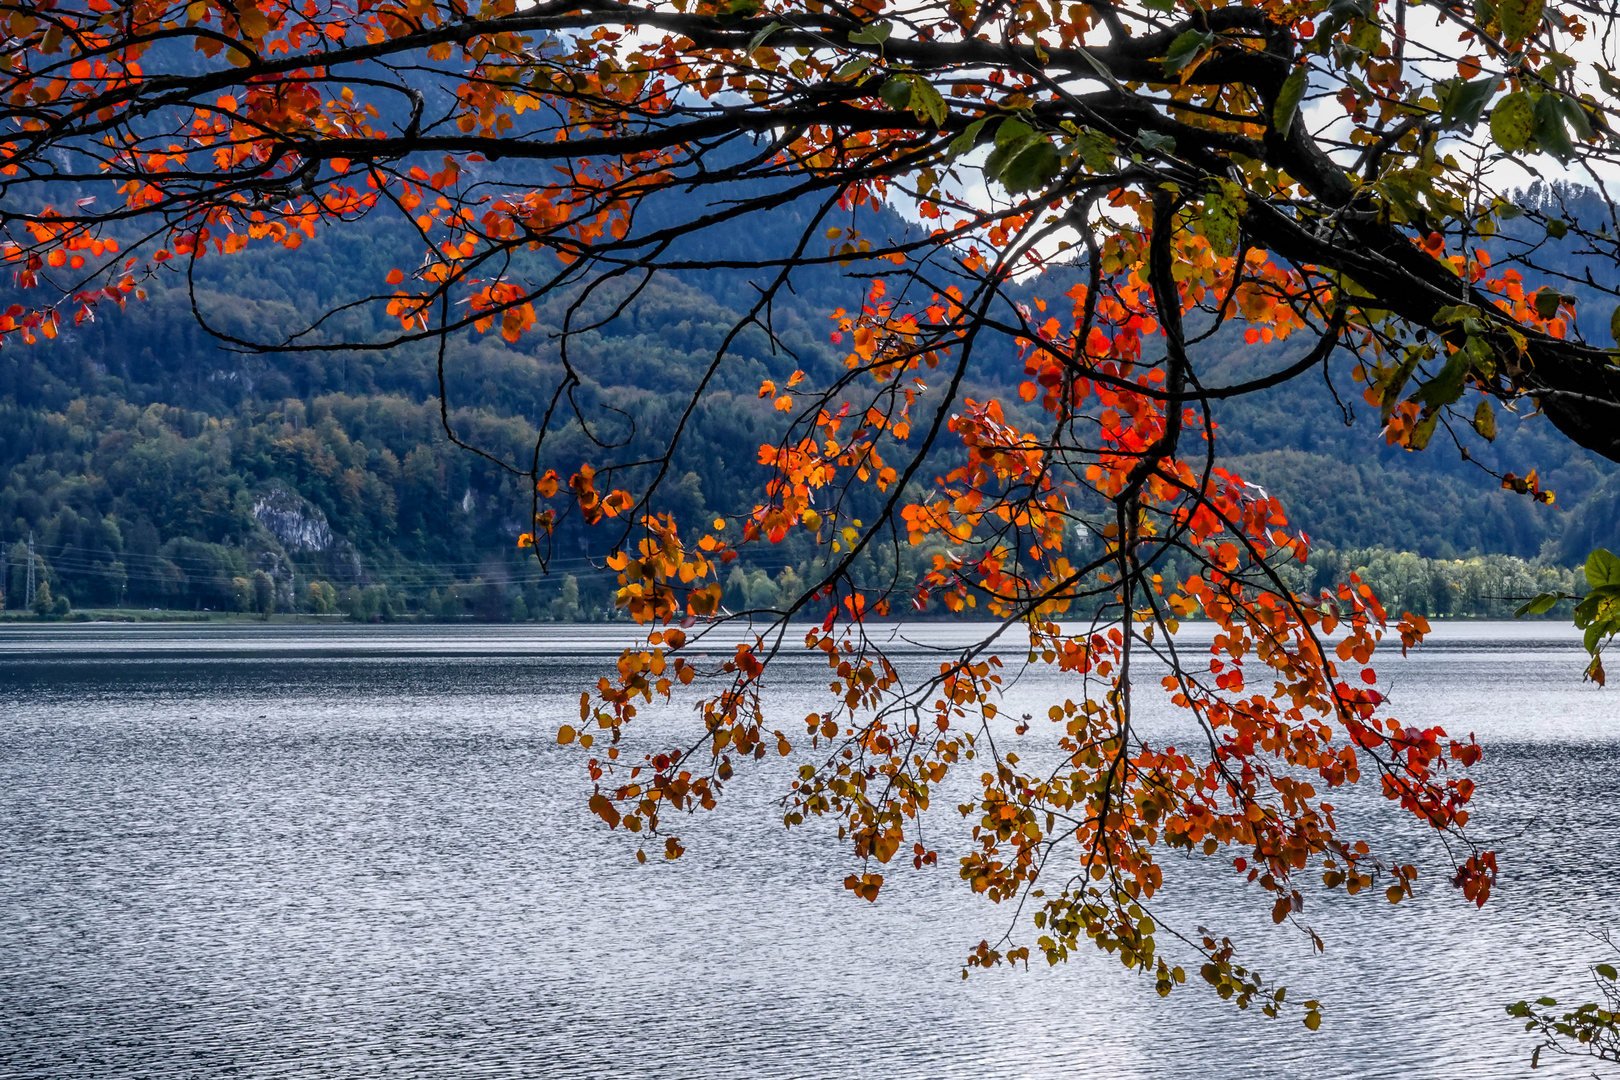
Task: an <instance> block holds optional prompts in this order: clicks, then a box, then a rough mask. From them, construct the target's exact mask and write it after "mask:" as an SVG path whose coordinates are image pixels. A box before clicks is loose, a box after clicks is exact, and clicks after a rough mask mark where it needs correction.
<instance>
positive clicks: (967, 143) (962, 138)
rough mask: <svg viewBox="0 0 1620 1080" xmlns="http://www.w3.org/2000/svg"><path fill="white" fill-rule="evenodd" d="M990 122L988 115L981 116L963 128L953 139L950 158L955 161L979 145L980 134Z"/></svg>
mask: <svg viewBox="0 0 1620 1080" xmlns="http://www.w3.org/2000/svg"><path fill="white" fill-rule="evenodd" d="M989 122H990V118H989V117H988V116H981V117H979V118H978V119H977V120H975V121H973V123H971V124H969V125H968V126H967V127H965V128H963V129H962V134H960V135H958V136H957V137H956V138H954V139H952V140H951V147H950V151H949V153H950V159H951V160H952V161H955V160H956V159H957V158H959V157H961V156H962V155H963V154H965V153H967V152H968V151H969V150H972V149H973V148H974V147H975V146H977V145H979V135H980V133H982V132H983V131H984V125H985V124H987V123H989Z"/></svg>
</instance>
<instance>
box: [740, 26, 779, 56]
mask: <svg viewBox="0 0 1620 1080" xmlns="http://www.w3.org/2000/svg"><path fill="white" fill-rule="evenodd" d="M780 29H782V24H781V23H779V22H772V23H770V24H769V25H767V26H766V27H765V29H763V30H761V31H760V32H759V33H757V34H755V35H754V36H753V39H752V40H750V41H749V42H748V52H749V54H750V55H752V54H753V51H754V50H755V49H757V48H759V47H760V46H761V45H763V44H765V39H766V38H768V37H770V36H771V35H772V34H774V33H776V32H777V31H778V30H780Z"/></svg>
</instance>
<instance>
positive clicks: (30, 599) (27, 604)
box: [23, 529, 34, 608]
mask: <svg viewBox="0 0 1620 1080" xmlns="http://www.w3.org/2000/svg"><path fill="white" fill-rule="evenodd" d="M25 596H26V599H24V600H23V607H24V608H32V607H33V606H34V530H33V529H29V530H28V592H27V593H26V594H25Z"/></svg>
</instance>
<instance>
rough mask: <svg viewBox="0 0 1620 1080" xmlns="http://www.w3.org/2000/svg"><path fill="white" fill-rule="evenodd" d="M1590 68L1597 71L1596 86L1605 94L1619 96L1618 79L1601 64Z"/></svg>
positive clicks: (1619, 85) (1619, 83)
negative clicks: (1601, 88)
mask: <svg viewBox="0 0 1620 1080" xmlns="http://www.w3.org/2000/svg"><path fill="white" fill-rule="evenodd" d="M1592 66H1593V67H1594V68H1596V69H1597V77H1598V85H1599V86H1601V87H1603V89H1604V91H1605V92H1606V93H1610V94H1614V95H1616V96H1620V79H1617V78H1615V77H1614V75H1613V74H1612V73H1610V71H1609V69H1608V68H1606V67H1604V66H1603V65H1602V64H1593V65H1592Z"/></svg>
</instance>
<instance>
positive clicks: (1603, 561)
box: [1586, 548, 1620, 589]
mask: <svg viewBox="0 0 1620 1080" xmlns="http://www.w3.org/2000/svg"><path fill="white" fill-rule="evenodd" d="M1586 583H1587V584H1588V585H1590V586H1591V587H1592V588H1594V589H1596V588H1600V587H1602V586H1604V585H1620V559H1617V558H1615V557H1614V553H1613V552H1611V551H1609V550H1608V549H1607V548H1598V549H1597V550H1595V551H1593V552H1592V554H1590V555H1588V556H1587V557H1586Z"/></svg>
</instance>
